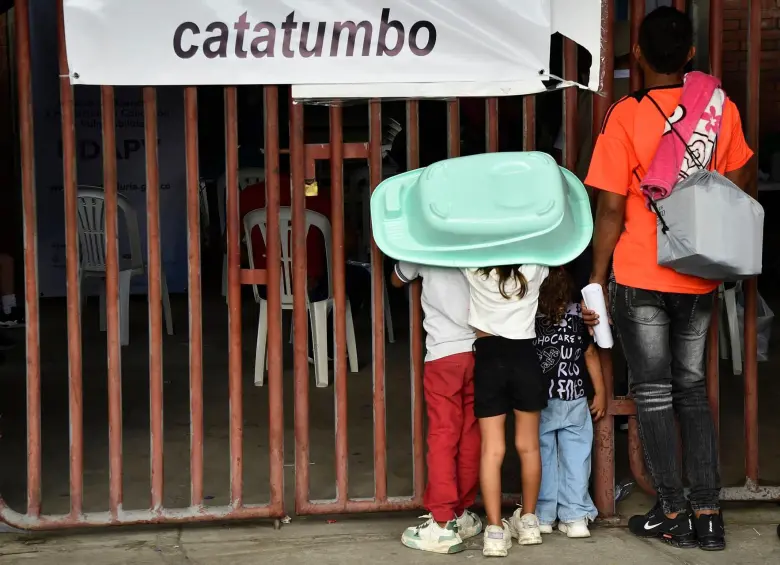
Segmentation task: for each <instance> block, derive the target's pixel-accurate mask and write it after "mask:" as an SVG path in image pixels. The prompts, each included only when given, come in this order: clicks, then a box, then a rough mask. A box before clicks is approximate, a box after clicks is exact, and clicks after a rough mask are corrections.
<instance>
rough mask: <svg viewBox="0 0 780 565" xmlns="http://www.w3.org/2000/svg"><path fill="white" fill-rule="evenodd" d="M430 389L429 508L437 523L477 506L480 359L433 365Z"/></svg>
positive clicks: (463, 356) (427, 381)
mask: <svg viewBox="0 0 780 565" xmlns="http://www.w3.org/2000/svg"><path fill="white" fill-rule="evenodd" d="M424 388H425V404H426V406H427V410H428V457H427V461H428V486H427V488H426V489H425V507H426V508H427V509H428V510H429V511H430V512H431V514H433V519H434V520H436V521H437V522H448V521H449V520H452V519H453V518H455V517H457V516H460V515H461V514H463V511H464V510H466V509H467V508H468V507H469V506H471V505H472V504H474V501H475V500H476V497H477V489H478V487H479V457H480V436H479V424H478V423H477V419H476V417H475V416H474V355H473V354H472V353H471V352H468V353H458V354H456V355H450V356H448V357H443V358H442V359H436V360H435V361H429V362H428V363H426V364H425V375H424Z"/></svg>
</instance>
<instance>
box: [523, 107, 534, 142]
mask: <svg viewBox="0 0 780 565" xmlns="http://www.w3.org/2000/svg"><path fill="white" fill-rule="evenodd" d="M535 150H536V97H535V96H525V97H523V151H535Z"/></svg>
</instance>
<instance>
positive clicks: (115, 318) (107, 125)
mask: <svg viewBox="0 0 780 565" xmlns="http://www.w3.org/2000/svg"><path fill="white" fill-rule="evenodd" d="M100 94H101V105H102V112H103V114H102V116H103V190H104V191H105V208H104V213H105V222H106V224H105V226H106V328H107V330H108V332H107V333H108V338H107V339H108V457H109V483H110V493H109V511H110V513H111V517H112V519H113V520H119V514H120V512H121V511H122V498H123V497H122V349H121V344H120V339H119V333H120V328H119V325H120V320H119V236H118V230H117V216H118V212H119V210H118V204H117V202H118V196H117V170H116V169H117V166H116V123H115V122H116V119H115V117H116V116H115V113H114V112H115V109H114V89H113V87H111V86H101V87H100Z"/></svg>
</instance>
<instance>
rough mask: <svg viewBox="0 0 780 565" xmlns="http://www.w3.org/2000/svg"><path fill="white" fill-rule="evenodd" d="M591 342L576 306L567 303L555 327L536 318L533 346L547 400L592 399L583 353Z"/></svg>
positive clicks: (549, 321) (580, 310)
mask: <svg viewBox="0 0 780 565" xmlns="http://www.w3.org/2000/svg"><path fill="white" fill-rule="evenodd" d="M591 340H592V339H591V337H590V335H589V334H588V328H587V326H585V322H584V321H583V319H582V307H581V306H580V305H579V304H575V303H572V304H569V307H568V309H567V310H566V314H565V315H564V317H563V319H562V320H561V321H560V322H559V323H558V324H553V323H552V321H551V320H550V319H549V318H547V317H546V316H542V315H538V316H537V317H536V339H535V340H534V345H535V346H536V354H537V355H538V356H539V363H540V364H541V366H542V373H544V376H545V377H546V378H548V379H549V383H548V385H547V386H548V391H549V397H550V398H557V399H560V400H577V399H579V398H583V397H588V398H592V397H593V394H594V392H593V384H592V383H591V381H590V376H589V375H588V370H587V368H586V366H585V351H586V350H587V349H588V347H589V346H590V344H591Z"/></svg>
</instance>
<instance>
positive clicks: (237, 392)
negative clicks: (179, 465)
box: [225, 86, 244, 508]
mask: <svg viewBox="0 0 780 565" xmlns="http://www.w3.org/2000/svg"><path fill="white" fill-rule="evenodd" d="M225 155H226V162H227V169H226V181H227V183H226V206H225V212H226V225H227V255H228V327H229V330H228V336H229V337H228V341H229V343H230V354H229V359H228V365H229V369H228V373H229V374H228V388H229V397H230V505H231V506H233V507H234V508H238V507H240V506H242V505H243V491H244V465H243V461H244V458H243V451H244V448H243V441H244V427H243V426H244V416H243V414H244V410H243V401H242V396H243V395H242V385H241V371H242V366H241V280H240V278H241V273H240V270H241V218H240V215H239V205H238V198H239V197H238V94H237V91H236V87H235V86H230V87H226V88H225Z"/></svg>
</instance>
